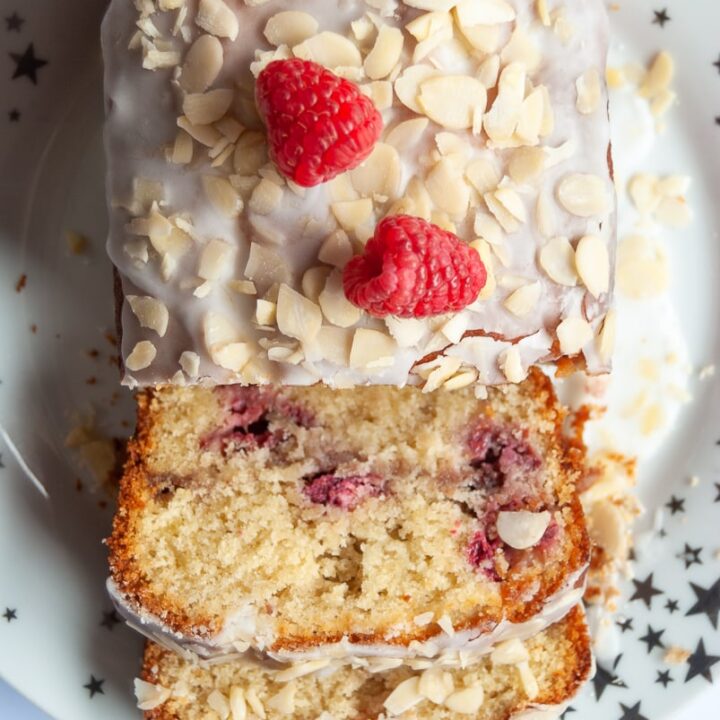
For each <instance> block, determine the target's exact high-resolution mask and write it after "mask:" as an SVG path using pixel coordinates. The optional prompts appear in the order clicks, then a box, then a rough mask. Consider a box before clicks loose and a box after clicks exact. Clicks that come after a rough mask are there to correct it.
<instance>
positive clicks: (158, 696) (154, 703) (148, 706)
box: [133, 678, 171, 710]
mask: <svg viewBox="0 0 720 720" xmlns="http://www.w3.org/2000/svg"><path fill="white" fill-rule="evenodd" d="M133 685H134V689H135V699H136V700H137V706H138V709H139V710H154V709H155V708H158V707H160V706H161V705H163V704H164V703H166V702H167V701H168V700H169V699H170V695H171V691H170V690H169V689H168V688H166V687H163V686H162V685H158V684H153V683H149V682H145V681H144V680H140V679H139V678H135V680H133Z"/></svg>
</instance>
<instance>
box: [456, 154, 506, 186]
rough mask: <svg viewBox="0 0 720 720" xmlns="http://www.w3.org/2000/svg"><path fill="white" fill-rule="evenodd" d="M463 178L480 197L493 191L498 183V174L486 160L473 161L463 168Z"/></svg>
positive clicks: (493, 165)
mask: <svg viewBox="0 0 720 720" xmlns="http://www.w3.org/2000/svg"><path fill="white" fill-rule="evenodd" d="M465 177H466V178H467V179H468V180H469V181H470V184H471V185H472V186H473V187H474V188H475V189H476V190H477V191H478V192H479V193H480V194H481V195H483V194H485V193H486V192H490V191H491V190H494V189H495V188H496V187H497V186H498V183H499V182H500V174H499V173H498V171H497V169H496V167H495V164H494V163H493V162H492V161H491V160H490V159H488V158H478V159H477V160H473V161H472V162H471V163H470V164H469V165H468V166H467V167H466V168H465Z"/></svg>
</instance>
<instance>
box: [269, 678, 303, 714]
mask: <svg viewBox="0 0 720 720" xmlns="http://www.w3.org/2000/svg"><path fill="white" fill-rule="evenodd" d="M295 692H296V685H295V683H293V682H289V683H287V685H284V686H283V687H282V689H281V690H280V691H279V692H278V693H276V694H275V695H273V696H272V697H271V698H270V699H269V700H268V701H267V706H268V708H270V709H271V710H275V711H276V712H277V713H278V714H280V715H290V714H291V713H294V712H295Z"/></svg>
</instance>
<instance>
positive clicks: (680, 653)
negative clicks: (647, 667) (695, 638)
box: [663, 645, 692, 665]
mask: <svg viewBox="0 0 720 720" xmlns="http://www.w3.org/2000/svg"><path fill="white" fill-rule="evenodd" d="M691 654H692V653H691V652H690V651H689V650H685V649H684V648H681V647H678V646H677V645H673V646H671V647H669V648H668V649H667V651H666V652H665V654H664V655H663V661H664V662H666V663H667V664H668V665H682V663H684V662H687V659H688V658H689V657H690V655H691Z"/></svg>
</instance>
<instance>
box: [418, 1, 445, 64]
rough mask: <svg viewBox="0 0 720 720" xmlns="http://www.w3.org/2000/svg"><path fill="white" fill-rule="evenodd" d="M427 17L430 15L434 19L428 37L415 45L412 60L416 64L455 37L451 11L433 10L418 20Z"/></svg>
mask: <svg viewBox="0 0 720 720" xmlns="http://www.w3.org/2000/svg"><path fill="white" fill-rule="evenodd" d="M426 17H430V18H432V20H431V21H430V25H429V29H428V35H427V37H425V38H424V39H423V40H420V42H418V44H417V45H416V46H415V50H413V55H412V62H413V63H414V64H418V63H420V62H421V61H422V60H424V59H425V58H426V57H427V56H428V55H430V53H431V52H432V51H433V50H435V48H437V47H439V46H440V45H442V44H443V43H447V42H450V41H452V39H453V26H452V17H451V16H450V14H449V13H447V12H432V13H429V14H428V15H427V16H422V17H421V18H418V21H422V20H424V19H425V18H426Z"/></svg>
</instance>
